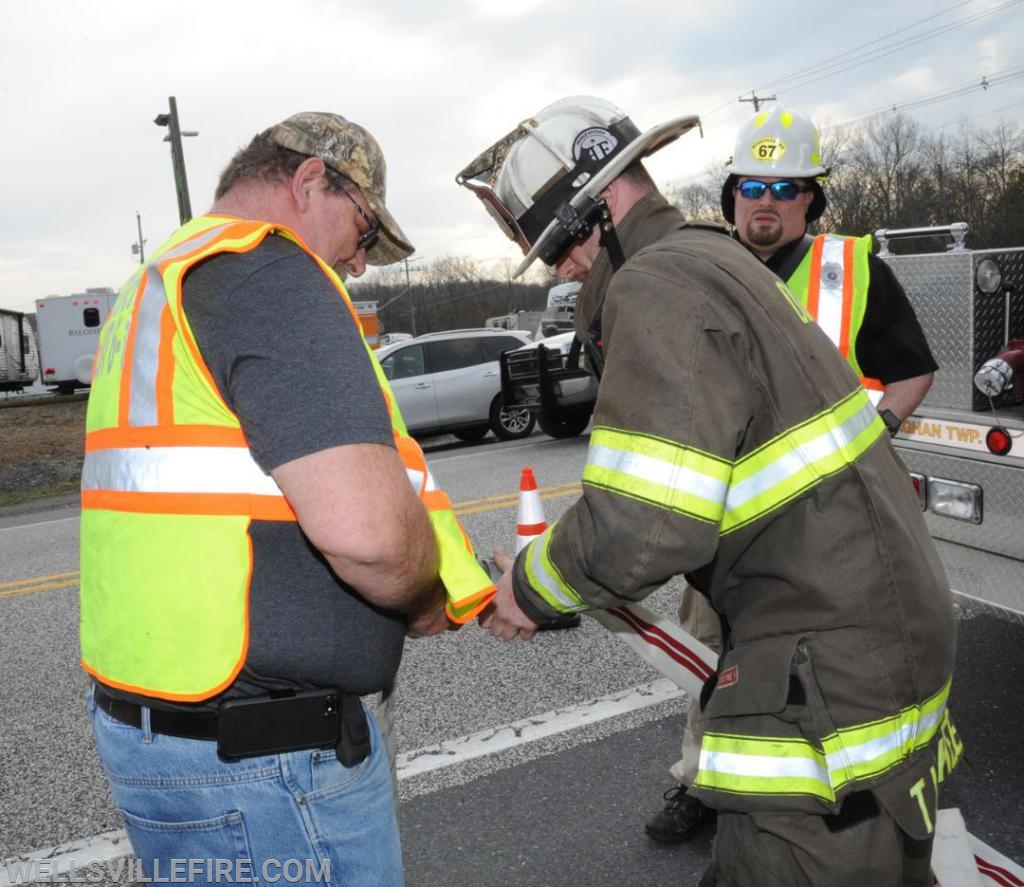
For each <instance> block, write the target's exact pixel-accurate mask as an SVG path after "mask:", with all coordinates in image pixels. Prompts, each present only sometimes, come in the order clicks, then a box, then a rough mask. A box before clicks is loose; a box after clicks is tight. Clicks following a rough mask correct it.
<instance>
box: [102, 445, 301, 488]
mask: <svg viewBox="0 0 1024 887" xmlns="http://www.w3.org/2000/svg"><path fill="white" fill-rule="evenodd" d="M82 489H83V490H113V491H117V492H129V493H195V494H202V493H247V494H250V495H254V496H283V495H284V494H283V493H282V492H281V489H280V487H278V485H277V484H276V483H275V482H274V479H273V478H272V477H270V476H269V475H266V474H264V473H263V471H262V470H261V469H260V467H259V466H258V465H257V464H256V463H255V462H254V461H253V459H252V456H250V455H249V450H248V449H246V448H245V447H129V448H124V449H108V450H95V451H93V452H91V453H87V454H86V457H85V465H84V466H83V468H82Z"/></svg>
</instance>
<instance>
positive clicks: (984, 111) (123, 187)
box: [0, 0, 1024, 311]
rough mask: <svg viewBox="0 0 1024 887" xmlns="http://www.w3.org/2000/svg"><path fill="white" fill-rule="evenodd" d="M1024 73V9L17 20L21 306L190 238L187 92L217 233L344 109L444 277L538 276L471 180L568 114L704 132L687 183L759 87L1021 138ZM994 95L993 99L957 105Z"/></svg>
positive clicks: (113, 5)
mask: <svg viewBox="0 0 1024 887" xmlns="http://www.w3.org/2000/svg"><path fill="white" fill-rule="evenodd" d="M627 8H628V11H627ZM869 54H871V55H872V56H874V57H873V58H870V56H869ZM831 59H836V60H837V61H836V63H835V64H833V65H832V66H831V67H830V68H828V69H826V70H822V69H820V68H817V67H815V66H818V65H820V64H821V63H823V62H826V61H828V60H831ZM868 59H870V60H868ZM865 60H868V62H867V63H866V64H865V63H864V62H865ZM843 69H845V70H843ZM1022 75H1024V3H1022V0H970V2H958V0H935V2H934V3H922V2H920V0H887V2H886V3H884V4H883V3H880V2H870V0H869V2H867V3H849V2H839V0H820V2H818V3H815V4H810V3H808V2H807V0H775V2H774V3H767V4H766V3H764V2H761V0H717V2H694V0H631V2H629V3H625V2H621V0H619V2H614V3H613V2H605V0H590V2H576V0H563V2H553V0H547V2H539V0H432V2H429V3H428V2H416V0H396V2H389V0H376V2H374V3H365V2H364V3H352V2H342V0H338V2H329V0H288V2H277V3H269V2H265V0H247V2H244V3H243V2H233V0H204V2H195V0H176V2H174V3H170V2H166V0H148V2H146V0H132V2H121V0H106V2H99V0H94V2H89V0H33V2H32V3H26V2H20V3H18V2H3V3H2V5H0V127H2V134H0V170H2V176H3V197H2V199H3V207H4V212H3V214H2V216H0V307H4V308H13V309H15V310H21V311H32V310H34V300H35V299H36V298H40V297H42V296H45V295H48V294H60V295H65V294H68V293H71V292H80V291H82V290H83V289H85V288H86V287H90V286H112V287H115V288H116V287H119V286H120V285H121V283H122V282H123V280H124V279H125V278H126V277H127V276H128V275H129V274H130V273H131V270H132V266H133V264H134V262H135V261H136V260H135V259H134V258H133V257H132V255H131V245H132V244H133V243H134V242H135V240H136V238H137V227H136V216H135V214H136V211H138V212H139V213H140V215H141V220H142V229H143V236H144V237H145V238H146V240H147V241H148V242H147V244H146V250H147V252H148V251H150V250H152V249H154V248H155V247H156V246H158V245H159V244H160V243H161V242H162V241H163V239H164V238H165V237H166V236H167V235H168V234H169V233H170V232H171V231H172V230H173V229H174V228H175V227H176V225H177V223H178V219H177V202H176V199H175V192H174V180H173V174H172V167H171V160H170V151H169V145H168V144H167V143H164V142H162V141H161V139H162V138H163V136H164V135H165V133H166V130H165V129H162V128H158V127H157V126H156V125H154V123H153V118H154V117H155V116H156V115H157V114H160V113H163V112H166V111H167V110H168V101H167V100H168V97H169V96H175V97H176V98H177V104H178V110H179V115H180V118H181V126H182V129H185V130H196V131H198V133H199V135H198V137H195V138H186V139H185V140H184V150H185V160H186V166H187V172H188V182H189V187H190V192H191V199H192V208H193V211H194V212H195V213H196V214H198V213H200V212H202V211H204V210H205V209H206V208H207V207H208V206H209V205H210V202H211V198H212V193H213V189H214V186H215V183H216V179H217V176H218V174H219V172H220V170H221V169H222V168H223V166H224V164H225V163H226V161H227V160H228V159H229V158H230V156H231V154H232V153H233V152H234V151H235V150H236V149H237V148H238V147H240V146H241V145H243V144H244V143H246V142H247V141H248V140H249V139H250V138H251V137H252V136H253V135H254V134H255V133H256V132H258V131H259V130H261V129H264V128H265V127H267V126H269V125H271V124H273V123H275V122H277V121H278V120H280V119H283V118H284V117H287V116H288V115H290V114H292V113H294V112H296V111H306V110H323V111H335V112H338V113H340V114H343V115H345V116H346V117H348V118H350V119H351V120H354V121H356V122H358V123H360V124H362V125H363V126H365V127H366V128H367V129H369V130H370V131H371V132H372V133H373V134H374V135H375V136H376V137H377V139H378V141H379V142H380V144H381V146H382V148H383V149H384V153H385V156H386V158H387V162H388V195H389V196H388V204H389V206H390V207H391V209H392V211H393V212H394V214H395V216H396V218H397V219H398V220H399V222H400V224H401V225H402V226H403V228H404V229H405V231H406V232H407V233H408V234H409V235H410V237H411V238H412V240H413V242H414V243H415V244H416V247H417V253H418V255H419V256H420V257H421V259H420V261H422V262H429V261H433V260H434V259H436V258H439V257H441V256H443V255H469V256H473V257H475V258H479V259H486V260H497V259H500V258H501V257H507V258H517V257H518V253H517V252H516V250H515V248H514V247H513V246H512V245H511V243H510V242H509V241H507V240H505V239H504V238H503V237H502V235H501V234H499V233H498V231H497V228H496V227H495V226H494V225H493V223H491V222H490V220H489V217H488V216H486V214H485V212H484V210H483V207H482V206H481V205H480V204H479V202H478V201H477V199H476V198H474V197H473V196H472V195H471V194H469V192H467V191H464V190H463V189H461V188H459V187H457V186H456V185H455V183H454V176H455V173H456V172H457V171H458V170H459V169H461V168H462V166H463V165H465V164H466V163H467V162H468V161H469V160H471V159H472V158H473V157H474V156H475V155H476V154H477V153H478V152H479V151H481V150H482V149H483V148H484V147H486V146H487V145H489V144H490V143H491V142H492V141H494V140H495V139H497V138H498V137H499V136H501V135H503V134H504V133H505V132H507V131H508V130H510V129H511V128H512V127H513V126H514V125H515V124H516V123H517V121H518V120H520V119H522V118H524V117H527V116H529V115H530V114H532V113H534V112H535V111H537V110H539V109H540V108H541V107H543V106H544V105H546V104H548V103H550V102H552V101H554V100H556V99H558V98H561V97H563V96H566V95H572V94H581V93H588V94H593V95H600V96H603V97H605V98H607V99H610V100H611V101H613V102H615V103H616V104H618V105H620V106H622V107H623V108H625V109H626V110H627V112H629V114H630V116H631V117H632V118H633V120H634V122H635V123H636V124H637V125H638V126H640V127H641V129H645V128H647V127H649V126H653V125H654V124H656V123H659V122H661V121H663V120H665V119H668V118H670V117H673V116H677V115H680V114H686V113H697V114H699V115H700V116H701V118H702V120H703V122H704V137H703V139H702V138H701V137H700V136H699V135H698V134H696V132H694V133H691V134H689V135H687V136H685V137H684V138H683V139H681V140H680V141H678V142H676V143H675V144H674V145H672V146H670V147H668V148H666V149H665V150H664V151H662V152H661V153H659V154H658V155H656V157H655V158H653V160H652V161H651V162H650V163H649V166H650V168H651V170H652V172H653V173H654V175H655V178H656V179H657V180H658V181H659V182H661V183H668V182H671V181H678V180H681V179H686V178H687V177H695V176H696V177H699V176H700V174H701V173H702V172H703V171H704V170H705V169H706V168H707V167H708V165H709V164H710V163H712V162H721V161H724V160H726V159H727V158H728V157H729V156H730V154H731V153H732V144H733V140H734V137H735V132H736V129H737V127H738V125H739V123H740V122H741V121H742V120H743V119H744V117H745V116H747V115H748V114H750V113H751V112H752V106H751V105H750V104H749V103H748V104H741V103H739V102H738V101H737V99H738V97H739V96H740V95H741V94H747V95H749V94H750V92H751V90H755V89H756V90H757V92H758V94H759V95H771V94H774V95H776V96H778V98H779V100H781V101H783V102H785V103H786V104H788V105H791V106H793V107H796V108H798V109H800V110H804V111H806V112H809V113H810V114H811V115H812V116H813V117H814V118H815V119H816V120H817V121H818V122H819V124H822V125H828V124H835V123H839V122H843V121H846V120H849V119H851V118H855V117H857V116H859V115H862V114H865V113H867V112H871V111H875V110H878V109H879V108H880V107H884V106H886V105H891V104H896V105H900V106H902V105H904V104H909V103H911V102H915V101H919V100H922V99H929V98H936V99H939V100H937V101H934V102H932V103H930V104H927V105H925V106H923V107H920V108H916V109H913V110H911V111H909V113H911V114H912V116H913V117H914V118H915V119H916V120H918V121H919V122H920V123H921V124H922V125H923V126H924V127H925V128H928V129H931V128H937V127H949V131H950V132H951V133H952V132H955V127H956V125H957V124H958V123H959V122H960V121H962V120H965V119H969V120H971V121H972V123H973V124H974V125H979V126H986V127H987V126H992V125H994V124H996V123H998V122H999V121H1000V120H1001V119H1002V120H1006V121H1008V122H1012V123H1017V122H1018V121H1019V120H1020V118H1021V113H1022V110H1024V76H1022ZM983 76H984V77H986V78H987V79H988V80H989V81H991V82H992V85H991V86H990V87H989V88H988V89H987V90H982V89H980V88H978V89H974V90H972V91H970V92H967V93H966V94H965V95H963V96H961V97H959V98H955V99H941V96H942V94H943V93H946V92H948V91H952V90H956V89H958V88H960V87H966V86H970V85H973V84H980V83H981V80H982V77H983ZM1000 77H1005V79H1003V80H1000V79H999V78H1000Z"/></svg>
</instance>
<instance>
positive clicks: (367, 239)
mask: <svg viewBox="0 0 1024 887" xmlns="http://www.w3.org/2000/svg"><path fill="white" fill-rule="evenodd" d="M341 193H342V194H344V195H345V196H346V197H347V198H348V199H349V200H351V201H352V205H353V206H354V207H355V208H356V212H357V213H359V218H361V219H362V220H363V222H365V223H366V230H365V231H364V232H363V233H362V234H360V235H359V249H363V250H368V249H370V248H371V247H372V246H373V245H374V244H375V243H376V242H377V238H378V237H380V220H379V219H376V218H373V217H371V216H368V215H367V214H366V211H365V210H364V209H363V208H362V207H361V206H360V205H359V204H358V203H356V199H355V198H354V197H353V196H352V195H351V194H349V193H348V190H347V189H346V190H344V191H342V192H341Z"/></svg>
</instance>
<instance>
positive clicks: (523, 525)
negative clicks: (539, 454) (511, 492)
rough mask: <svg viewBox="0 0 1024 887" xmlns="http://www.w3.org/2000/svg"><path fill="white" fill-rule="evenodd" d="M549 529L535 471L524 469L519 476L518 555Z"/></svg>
mask: <svg viewBox="0 0 1024 887" xmlns="http://www.w3.org/2000/svg"><path fill="white" fill-rule="evenodd" d="M547 528H548V522H547V521H546V520H544V506H543V505H541V503H540V491H539V490H538V489H537V478H535V477H534V476H533V469H532V468H527V467H525V466H524V467H523V471H522V474H520V476H519V519H518V521H517V522H516V554H519V552H520V551H522V550H523V549H524V548H526V546H527V545H529V544H530V542H531V541H532V540H533V539H536V538H537V537H538V536H539V535H540V534H541V533H543V532H544V531H545V530H546V529H547Z"/></svg>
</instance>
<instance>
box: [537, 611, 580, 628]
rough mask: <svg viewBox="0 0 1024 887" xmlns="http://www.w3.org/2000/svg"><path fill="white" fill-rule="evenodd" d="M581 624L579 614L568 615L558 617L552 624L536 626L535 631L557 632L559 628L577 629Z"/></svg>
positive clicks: (546, 623)
mask: <svg viewBox="0 0 1024 887" xmlns="http://www.w3.org/2000/svg"><path fill="white" fill-rule="evenodd" d="M580 622H581V619H580V614H579V613H570V614H569V615H568V616H560V617H559V618H558V619H556V620H555V621H554V622H545V623H543V624H541V625H539V626H537V631H557V630H558V629H560V628H579V624H580Z"/></svg>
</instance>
